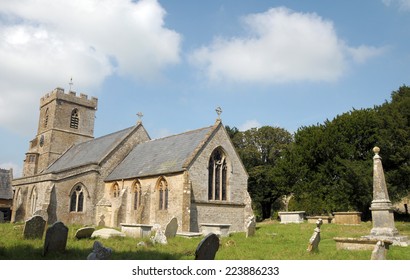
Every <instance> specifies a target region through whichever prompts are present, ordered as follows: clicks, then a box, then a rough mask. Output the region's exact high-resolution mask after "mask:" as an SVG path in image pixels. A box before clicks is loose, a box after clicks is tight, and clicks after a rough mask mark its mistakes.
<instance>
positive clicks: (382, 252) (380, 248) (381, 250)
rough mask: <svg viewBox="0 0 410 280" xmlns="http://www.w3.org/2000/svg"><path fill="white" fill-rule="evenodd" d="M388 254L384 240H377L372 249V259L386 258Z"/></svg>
mask: <svg viewBox="0 0 410 280" xmlns="http://www.w3.org/2000/svg"><path fill="white" fill-rule="evenodd" d="M386 254H387V248H386V246H385V244H384V242H383V241H381V240H379V241H377V243H376V245H375V246H374V249H373V251H372V256H371V260H385V259H386Z"/></svg>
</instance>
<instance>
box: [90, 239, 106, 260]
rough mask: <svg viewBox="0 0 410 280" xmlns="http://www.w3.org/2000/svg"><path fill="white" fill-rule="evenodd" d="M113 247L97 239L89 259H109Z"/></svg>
mask: <svg viewBox="0 0 410 280" xmlns="http://www.w3.org/2000/svg"><path fill="white" fill-rule="evenodd" d="M111 254H112V249H111V248H107V247H104V246H103V245H102V244H101V243H100V242H98V241H95V242H94V245H93V251H92V252H91V253H90V254H89V255H88V256H87V260H109V259H110V258H111Z"/></svg>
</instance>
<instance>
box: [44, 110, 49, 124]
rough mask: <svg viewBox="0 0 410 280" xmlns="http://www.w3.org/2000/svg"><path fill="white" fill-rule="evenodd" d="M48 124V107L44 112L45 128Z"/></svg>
mask: <svg viewBox="0 0 410 280" xmlns="http://www.w3.org/2000/svg"><path fill="white" fill-rule="evenodd" d="M47 125H48V108H47V109H46V113H45V114H44V128H47Z"/></svg>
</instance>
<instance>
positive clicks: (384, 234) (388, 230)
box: [364, 147, 409, 246]
mask: <svg viewBox="0 0 410 280" xmlns="http://www.w3.org/2000/svg"><path fill="white" fill-rule="evenodd" d="M373 152H374V153H375V155H374V157H373V201H372V204H371V207H370V210H371V211H372V223H373V228H372V230H371V231H370V235H369V236H364V237H365V238H378V239H380V240H382V239H387V240H391V241H392V242H393V245H399V246H407V245H408V242H409V240H408V238H407V236H400V235H399V231H398V230H397V229H396V227H395V224H394V215H393V210H394V209H393V206H392V203H391V201H390V199H389V194H388V192H387V186H386V180H385V178H384V171H383V166H382V162H381V157H380V156H379V152H380V149H379V148H378V147H374V149H373Z"/></svg>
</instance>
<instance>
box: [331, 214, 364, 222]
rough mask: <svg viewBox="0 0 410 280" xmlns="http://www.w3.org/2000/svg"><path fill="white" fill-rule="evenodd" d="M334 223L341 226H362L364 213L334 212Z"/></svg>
mask: <svg viewBox="0 0 410 280" xmlns="http://www.w3.org/2000/svg"><path fill="white" fill-rule="evenodd" d="M333 215H334V218H333V223H335V224H341V225H360V223H361V222H362V212H356V211H351V212H334V213H333Z"/></svg>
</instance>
